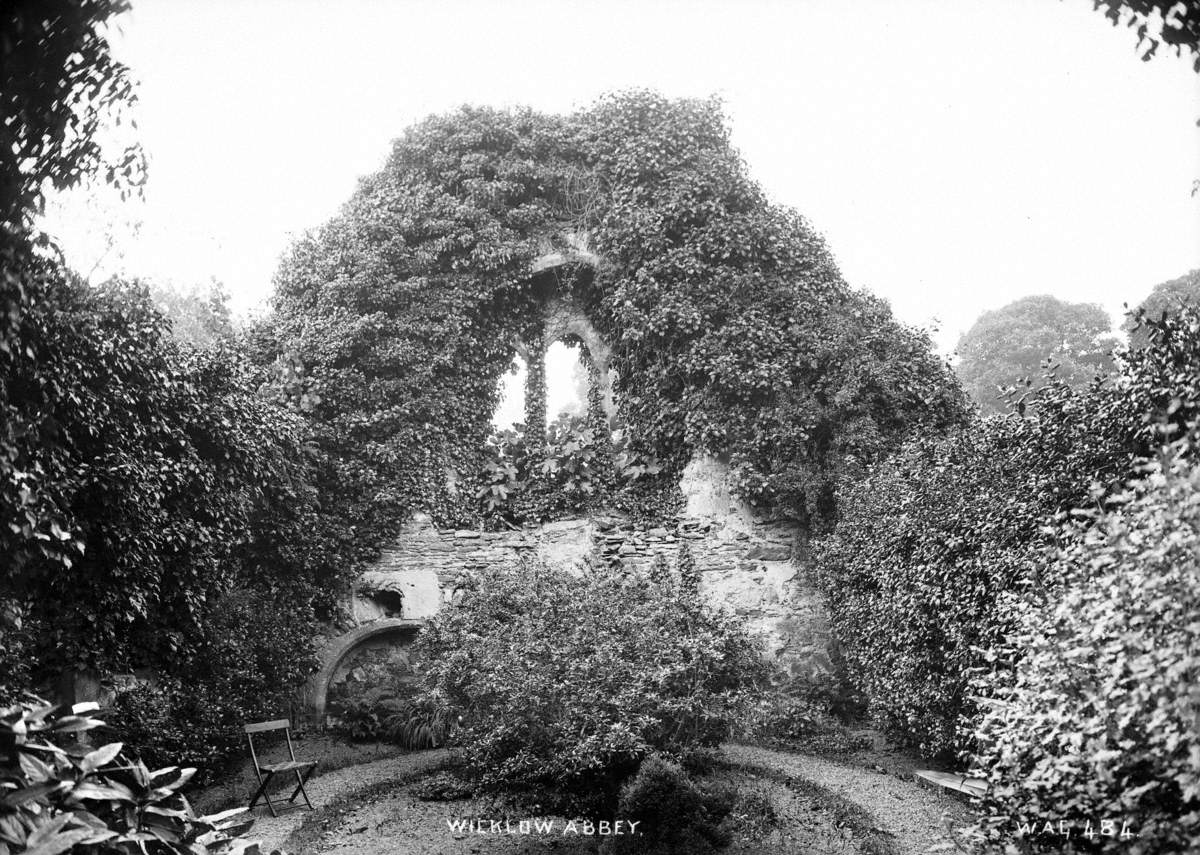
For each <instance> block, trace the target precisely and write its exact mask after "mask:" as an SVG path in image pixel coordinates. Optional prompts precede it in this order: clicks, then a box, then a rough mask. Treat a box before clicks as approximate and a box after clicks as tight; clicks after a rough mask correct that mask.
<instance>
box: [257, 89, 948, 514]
mask: <svg viewBox="0 0 1200 855" xmlns="http://www.w3.org/2000/svg"><path fill="white" fill-rule="evenodd" d="M567 233H576V234H581V233H582V234H586V235H587V236H588V239H589V240H590V242H591V245H592V247H593V248H594V249H595V250H596V251H597V252H598V253H599V255H600V257H601V258H602V259H603V263H602V265H601V268H600V270H599V271H597V272H596V274H595V275H594V276H593V275H591V274H590V273H588V272H586V271H583V270H577V271H575V272H574V274H571V275H565V276H562V277H560V278H559V279H558V280H553V279H552V281H548V280H547V279H546V278H542V279H538V278H534V277H531V276H530V272H529V271H530V264H531V261H532V260H533V259H534V258H535V257H536V256H537V255H539V254H540V253H542V252H544V251H545V248H546V247H547V246H550V247H554V246H556V245H557V246H561V241H562V239H563V236H564V235H565V234H567ZM276 284H277V310H278V314H277V319H276V321H275V323H276V328H275V336H276V340H277V344H276V351H275V352H276V353H278V354H284V353H292V354H294V356H295V358H296V359H297V360H298V363H299V368H300V369H301V371H300V374H299V376H302V378H303V380H302V388H303V389H304V390H307V391H308V392H311V393H312V394H313V395H315V397H316V398H319V400H320V403H319V404H318V405H316V406H315V407H314V409H313V415H314V417H315V420H316V422H317V424H318V427H317V428H316V429H317V430H318V431H319V432H320V433H321V437H322V440H321V441H322V444H323V446H324V447H325V448H327V449H328V450H329V451H330V452H331V454H332V456H333V457H334V459H336V460H337V466H338V467H339V476H338V478H337V479H336V481H335V483H334V484H331V485H330V486H331V489H334V490H338V491H339V497H340V499H339V501H341V502H342V503H343V504H344V505H345V506H346V507H348V508H351V509H356V508H360V507H364V506H370V505H371V504H372V503H373V504H374V505H375V506H377V507H382V508H383V510H384V513H383V514H380V513H378V512H376V511H371V512H369V513H367V512H363V511H359V510H352V512H351V513H352V515H358V516H360V517H374V518H380V517H381V516H383V517H387V516H389V515H394V514H395V513H396V512H399V513H403V512H404V511H406V510H409V509H412V508H414V507H421V506H423V507H426V508H428V509H430V510H432V511H433V512H434V513H435V516H437V517H438V518H440V519H443V520H446V521H455V522H463V521H473V520H475V519H476V518H477V514H478V509H477V507H476V506H474V503H473V501H472V500H473V498H474V495H473V494H474V492H475V491H474V489H472V490H469V491H464V493H463V494H460V495H455V494H453V492H452V491H449V490H447V488H446V486H445V485H446V481H447V478H446V472H447V470H448V469H451V470H454V471H455V472H457V473H460V474H461V473H472V472H478V471H480V470H481V469H482V468H483V466H482V465H481V464H482V460H481V455H482V453H483V448H484V444H485V440H486V438H487V436H488V433H489V431H490V424H489V423H490V418H491V415H492V412H493V410H494V408H495V404H496V390H497V381H498V380H499V378H500V376H501V375H502V374H503V373H504V372H505V371H507V370H508V369H509V367H510V365H511V364H512V359H513V355H514V347H515V342H516V340H517V339H522V340H524V341H526V342H530V341H532V340H534V339H535V338H536V337H537V334H538V326H537V325H538V322H539V306H540V304H541V301H542V300H544V299H545V298H546V297H547V296H548V294H554V293H563V292H568V293H570V294H572V296H573V297H574V298H575V299H576V300H578V301H579V302H580V303H581V304H582V305H583V307H584V309H585V311H586V312H587V314H588V315H589V317H590V319H591V321H592V323H593V324H594V325H595V326H596V328H597V329H599V330H600V332H601V333H602V335H604V336H605V338H606V339H607V341H608V342H609V343H610V344H611V346H612V347H613V350H614V354H613V367H614V368H615V370H616V372H617V376H618V380H617V386H616V395H617V400H618V407H619V410H620V416H621V420H622V422H623V423H624V424H625V426H626V428H627V435H628V437H629V445H630V449H629V450H630V451H631V452H632V453H636V454H637V455H640V456H641V457H644V458H645V459H647V460H651V459H656V460H658V461H659V462H660V463H661V465H662V470H661V472H660V473H659V474H658V475H656V476H654V479H655V481H654V482H655V483H656V484H657V485H658V489H659V492H660V494H661V495H662V496H664V497H666V496H668V494H670V493H671V491H673V490H674V486H673V485H674V484H675V483H676V482H677V479H678V475H679V472H680V470H681V468H682V467H683V466H684V465H685V464H686V463H687V461H688V459H689V458H690V456H691V454H692V453H693V452H694V451H698V450H707V451H711V452H713V453H717V454H723V455H726V456H727V457H728V459H730V461H731V463H732V466H733V469H734V472H735V478H736V482H737V487H738V489H739V491H740V493H741V494H742V495H743V496H744V497H746V498H748V499H750V500H751V501H754V502H756V503H760V504H776V505H780V506H782V507H786V508H788V509H790V510H791V511H793V512H795V513H799V514H801V515H806V516H808V517H810V518H812V519H814V520H815V521H819V520H820V519H823V518H824V517H825V516H826V515H827V514H828V512H829V510H830V496H831V492H830V484H831V483H832V480H833V478H834V476H835V474H836V473H837V472H839V471H841V469H842V468H843V467H845V466H847V465H857V464H858V463H860V462H862V461H865V460H870V459H873V458H875V457H877V456H878V455H880V454H881V453H882V452H884V451H886V450H887V449H889V448H891V447H892V446H893V445H894V444H895V443H896V442H898V441H899V440H900V438H901V437H902V436H904V435H905V434H906V433H907V432H908V431H910V430H912V429H914V428H915V427H916V426H917V425H926V426H928V427H930V428H931V429H936V428H937V427H939V426H942V425H945V424H947V423H949V422H952V421H954V420H955V419H956V418H958V417H959V414H960V412H961V403H960V400H959V393H958V391H957V388H956V386H955V384H954V383H953V380H952V379H951V378H950V377H949V373H948V371H947V370H946V368H945V366H944V365H942V364H941V363H940V362H939V360H938V359H937V358H936V357H935V356H934V355H933V352H932V348H931V347H930V344H929V341H928V339H927V338H926V337H925V336H924V335H923V334H921V333H918V332H915V331H913V330H909V329H906V328H904V327H902V326H901V325H899V324H898V323H896V321H895V320H894V319H893V318H892V317H891V314H890V312H889V310H888V308H887V306H886V305H885V304H883V303H882V302H881V301H879V300H877V299H875V298H872V297H869V296H867V295H865V294H862V293H859V292H856V291H853V290H852V289H850V288H849V287H847V285H846V284H845V282H844V281H843V280H842V279H841V276H840V275H839V273H838V271H837V269H836V267H835V266H834V263H833V261H832V259H831V257H830V255H829V253H828V251H827V249H826V248H825V246H824V244H823V242H822V241H821V239H820V238H819V237H818V236H817V235H816V233H815V232H814V231H813V230H812V229H811V228H810V227H809V226H808V225H807V224H806V223H805V222H804V221H803V220H802V219H801V218H800V217H799V216H798V215H796V214H795V213H793V212H791V211H788V210H784V209H781V208H778V207H776V206H773V205H771V204H769V203H768V202H767V200H766V198H765V196H764V194H763V193H762V191H761V190H760V189H759V188H758V186H757V185H756V184H754V183H753V182H752V181H751V180H750V178H749V177H748V176H747V174H746V169H745V166H744V164H743V163H742V161H741V160H740V158H739V157H738V155H737V153H736V152H735V151H734V150H733V149H732V147H731V146H730V144H729V139H728V132H727V129H726V127H725V123H724V120H723V117H722V115H721V111H720V108H719V106H718V105H717V104H716V103H714V102H712V101H689V100H669V99H666V98H663V97H661V96H658V95H654V94H651V93H645V92H634V93H625V94H621V95H616V96H612V97H609V98H606V99H604V100H602V101H601V102H600V103H599V104H597V105H596V106H594V107H592V108H590V109H588V110H584V111H582V112H580V113H577V114H574V115H570V116H547V115H542V114H538V113H534V112H531V111H528V110H518V111H507V112H506V111H497V110H490V109H481V108H464V109H462V110H461V111H459V112H457V113H455V114H451V115H447V116H439V117H434V118H431V119H429V120H427V121H425V122H423V123H421V124H419V125H417V126H415V127H413V128H410V129H409V130H408V131H407V132H406V133H405V135H404V136H403V137H401V138H400V139H399V140H397V141H396V143H395V145H394V147H393V151H392V154H391V157H390V158H389V159H388V162H387V164H386V165H385V167H384V168H383V169H382V170H381V171H380V172H378V173H376V174H374V175H371V176H369V177H367V178H365V179H363V181H362V183H361V185H360V187H359V190H358V192H356V193H355V195H354V197H353V198H352V199H351V200H350V201H349V202H348V203H347V204H346V206H345V207H344V209H343V211H342V213H341V214H340V215H339V216H338V217H336V218H335V219H334V220H332V221H331V222H330V223H328V224H327V225H326V226H324V227H323V228H322V229H320V230H319V231H317V232H315V233H313V234H310V235H308V236H306V237H305V238H303V239H302V240H301V241H299V242H298V243H297V244H296V246H295V247H294V248H293V249H292V251H291V253H290V254H289V256H288V257H287V258H286V259H285V262H284V264H283V266H282V268H281V270H280V272H279V275H278V277H277V283H276ZM534 373H535V372H533V371H531V374H530V376H531V378H532V377H533V375H534ZM529 432H530V435H531V436H532V435H537V436H540V435H541V434H540V432H539V431H537V430H535V429H534V427H533V426H532V425H531V426H530V427H529ZM364 497H366V498H365V499H364ZM659 508H660V512H661V513H665V512H667V509H672V510H673V505H672V504H671V502H670V501H668V500H667V499H666V498H664V499H663V500H661V501H660V503H659Z"/></svg>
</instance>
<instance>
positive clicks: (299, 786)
mask: <svg viewBox="0 0 1200 855" xmlns="http://www.w3.org/2000/svg"><path fill="white" fill-rule="evenodd" d="M315 771H317V767H316V766H309V767H308V771H306V772H305V773H304V776H303V777H301V776H300V770H299V769H297V770H296V789H294V790H292V795H291V797H290V798H289V799H288V801H289V802H294V801H295V800H296V796H297V794H299V793H303V794H304V803H305V804H306V805H308V809H309V810H312V809H313V806H312V802H310V801H309V800H308V790H306V789H304V785H305V784H306V783H307V782H308V779H309V778H310V777H311V776H312V773H313V772H315Z"/></svg>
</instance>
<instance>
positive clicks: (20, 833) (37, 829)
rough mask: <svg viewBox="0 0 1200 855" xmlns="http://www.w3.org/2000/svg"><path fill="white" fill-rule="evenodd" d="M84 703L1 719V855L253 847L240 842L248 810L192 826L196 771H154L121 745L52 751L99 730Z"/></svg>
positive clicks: (230, 851)
mask: <svg viewBox="0 0 1200 855" xmlns="http://www.w3.org/2000/svg"><path fill="white" fill-rule="evenodd" d="M94 709H95V704H82V705H79V706H77V707H75V708H74V709H73V710H71V711H70V712H71V714H68V715H61V714H60V711H59V710H58V709H56V708H55V707H53V706H49V705H33V704H20V705H17V706H14V707H8V708H6V709H3V710H0V789H3V791H4V792H5V797H4V799H3V800H2V801H0V851H4V852H11V853H13V855H20V853H29V855H34V853H38V855H50V853H59V852H65V851H67V850H68V849H69V850H70V851H71V852H119V853H130V855H134V853H142V855H145V853H150V855H170V853H180V855H184V853H187V855H197V853H212V855H217V853H221V855H238V853H242V852H246V851H247V850H248V847H251V846H252V844H250V843H249V842H248V841H246V840H242V839H239V838H238V837H236V836H235V835H236V833H237V832H239V831H241V830H244V828H245V827H248V825H249V823H236V822H234V821H232V820H231V817H233V816H236V815H238V814H241V813H244V809H238V810H234V811H228V812H226V813H224V814H217V815H214V816H209V817H197V816H196V815H195V814H194V813H193V812H192V809H191V807H190V805H189V804H188V802H187V799H185V798H184V797H183V796H182V795H181V794H180V792H179V791H180V788H181V787H182V786H183V785H184V784H186V783H187V781H188V780H189V779H190V778H191V777H192V775H193V774H194V773H195V771H196V770H195V769H180V768H179V767H177V766H170V767H168V768H164V769H159V770H158V771H155V772H151V771H150V770H149V769H148V768H147V767H146V766H145V765H144V764H143V763H141V762H140V761H130V760H128V759H127V758H125V757H124V756H123V755H122V747H123V746H122V745H121V743H119V742H116V743H112V744H109V745H104V746H101V747H99V748H96V749H95V750H93V751H88V750H86V749H83V748H81V747H80V746H78V745H68V746H67V747H65V748H64V747H63V746H61V745H59V744H57V743H59V742H63V741H67V740H71V738H72V735H73V734H78V733H81V732H84V731H87V730H91V729H93V728H96V727H98V726H100V725H102V724H103V722H101V721H99V720H97V719H94V718H91V717H90V716H89V715H87V713H89V712H91V711H92V710H94Z"/></svg>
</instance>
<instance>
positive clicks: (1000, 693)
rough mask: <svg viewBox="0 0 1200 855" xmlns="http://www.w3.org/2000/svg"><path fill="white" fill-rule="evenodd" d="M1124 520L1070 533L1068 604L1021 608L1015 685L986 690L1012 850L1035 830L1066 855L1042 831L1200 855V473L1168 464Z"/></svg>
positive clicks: (1065, 568) (993, 786)
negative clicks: (1125, 833) (1024, 833)
mask: <svg viewBox="0 0 1200 855" xmlns="http://www.w3.org/2000/svg"><path fill="white" fill-rule="evenodd" d="M1110 505H1111V509H1110V510H1106V511H1103V512H1097V513H1095V514H1094V515H1093V516H1094V520H1091V521H1090V524H1089V525H1086V526H1083V525H1081V526H1080V527H1079V528H1078V529H1076V530H1074V531H1072V532H1071V533H1070V537H1069V542H1068V543H1067V545H1066V546H1065V548H1064V549H1063V550H1062V553H1061V555H1060V557H1059V558H1058V560H1057V562H1056V563H1055V567H1054V571H1053V575H1054V576H1056V577H1058V578H1060V579H1061V580H1062V582H1061V584H1062V587H1061V588H1059V587H1057V586H1056V587H1055V589H1054V590H1053V591H1051V592H1046V593H1042V594H1041V595H1040V596H1038V597H1033V598H1030V597H1014V598H1011V600H1010V602H1009V607H1010V608H1011V609H1012V610H1013V611H1014V617H1013V620H1014V622H1015V624H1016V626H1017V627H1018V630H1017V632H1016V633H1014V635H1013V636H1011V637H1010V638H1008V639H1006V640H1005V641H1004V643H1003V644H1002V645H1000V647H999V648H998V649H997V650H996V651H994V652H993V655H994V656H995V657H996V658H998V659H1001V660H1007V661H1011V662H1015V663H1016V666H1015V677H1014V679H1013V680H1012V682H1011V683H1009V682H1008V681H1004V682H1002V683H1001V684H1000V685H999V686H996V685H995V682H994V681H992V680H988V681H981V682H980V684H979V685H978V689H979V690H980V691H981V692H984V693H986V694H987V695H989V696H990V697H989V698H988V702H987V704H986V706H985V713H984V715H983V716H982V720H981V722H980V724H979V727H978V746H979V749H978V754H977V756H976V758H975V761H976V764H977V766H978V768H979V773H980V774H983V775H985V776H986V777H987V778H988V781H989V784H990V787H989V790H988V793H987V796H986V798H985V801H984V808H985V813H986V814H987V815H989V817H990V819H989V820H988V821H987V822H986V823H985V824H984V830H985V832H986V836H987V838H989V839H990V840H992V841H993V842H994V843H995V844H996V846H997V848H1002V846H1003V843H1004V842H1005V841H1007V840H1009V839H1011V838H1012V836H1013V834H1014V832H1015V831H1016V830H1017V829H1019V828H1020V827H1021V826H1022V825H1030V826H1032V827H1033V828H1034V829H1035V832H1034V834H1033V835H1032V836H1031V842H1032V843H1033V844H1034V845H1035V846H1038V847H1039V848H1044V849H1046V850H1049V851H1060V847H1062V846H1063V840H1062V838H1061V837H1060V836H1058V835H1057V834H1054V833H1051V834H1042V835H1040V836H1039V835H1038V834H1037V832H1036V830H1040V829H1042V828H1043V827H1044V825H1045V823H1047V822H1048V823H1050V825H1051V827H1052V828H1057V827H1058V823H1059V822H1060V821H1061V822H1066V823H1068V824H1069V825H1070V826H1071V827H1072V828H1073V829H1075V830H1076V831H1077V832H1078V831H1080V830H1082V829H1084V828H1086V827H1087V825H1088V824H1090V825H1091V827H1092V829H1093V830H1094V831H1095V832H1097V836H1096V837H1095V838H1093V839H1091V840H1088V839H1086V838H1079V835H1078V834H1077V835H1076V837H1077V839H1078V846H1079V848H1080V849H1081V850H1085V851H1113V852H1118V851H1119V852H1130V853H1146V855H1149V853H1157V852H1185V851H1186V852H1195V851H1200V763H1198V759H1200V730H1198V729H1197V727H1196V723H1197V720H1196V715H1197V710H1198V709H1200V622H1198V621H1197V615H1200V468H1197V467H1196V466H1194V465H1192V464H1189V463H1186V462H1184V461H1182V460H1180V459H1179V458H1177V457H1176V458H1171V457H1168V458H1167V459H1166V460H1165V461H1164V462H1162V463H1156V464H1154V465H1152V466H1150V467H1149V471H1148V472H1146V473H1145V475H1144V477H1143V478H1142V479H1141V480H1139V481H1137V482H1135V483H1133V484H1132V485H1131V487H1130V488H1129V490H1128V491H1127V492H1126V493H1124V494H1122V495H1120V496H1117V497H1114V498H1113V500H1112V502H1111V503H1110ZM1103 820H1108V821H1110V823H1111V825H1110V826H1109V828H1110V834H1109V835H1108V836H1105V835H1103V834H1102V833H1101V830H1102V828H1103V827H1104V826H1102V824H1101V823H1102V821H1103ZM1126 822H1127V823H1128V824H1129V831H1130V832H1132V833H1133V834H1134V835H1136V836H1135V837H1134V838H1133V839H1132V840H1130V839H1125V838H1124V837H1122V836H1121V834H1120V832H1121V830H1122V826H1123V824H1124V823H1126Z"/></svg>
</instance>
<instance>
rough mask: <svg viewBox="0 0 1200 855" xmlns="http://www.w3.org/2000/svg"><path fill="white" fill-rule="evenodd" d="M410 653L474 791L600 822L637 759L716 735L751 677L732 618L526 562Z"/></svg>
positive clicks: (656, 590)
mask: <svg viewBox="0 0 1200 855" xmlns="http://www.w3.org/2000/svg"><path fill="white" fill-rule="evenodd" d="M418 647H420V648H423V654H424V655H423V661H425V662H426V663H428V664H427V666H426V668H427V679H428V681H429V684H430V685H432V686H433V687H435V688H436V690H437V691H439V692H440V693H442V695H443V696H444V697H445V699H446V701H447V702H448V704H449V706H450V707H451V708H452V709H453V710H454V711H455V712H456V713H458V714H461V716H462V717H463V726H462V731H461V733H460V734H459V736H460V738H459V739H458V742H459V743H460V744H461V745H462V747H463V753H464V757H465V759H466V760H467V763H468V766H469V767H470V768H471V769H472V770H473V771H474V773H475V774H476V775H477V776H478V779H479V783H480V785H481V786H483V787H485V788H491V789H522V788H527V789H532V790H540V791H555V792H558V793H560V794H562V796H563V798H564V800H565V803H564V805H563V807H564V808H565V809H574V810H579V811H581V812H585V813H589V814H590V815H592V816H595V817H596V818H605V819H611V818H612V811H613V809H615V807H616V797H617V793H618V790H619V787H620V784H621V782H622V781H623V780H624V779H625V778H626V777H627V776H629V775H630V774H632V773H633V772H634V771H635V770H636V769H637V767H638V763H639V762H640V761H641V759H642V758H643V757H644V756H646V755H647V754H649V753H651V752H654V751H667V752H681V751H683V750H686V749H688V748H690V747H694V746H698V745H712V744H716V743H717V742H718V741H719V740H720V739H722V738H723V737H724V736H726V735H727V734H728V733H729V732H730V729H731V725H732V723H733V722H734V721H735V720H736V719H737V718H738V717H740V715H741V714H742V711H743V710H744V708H745V706H746V704H747V696H748V692H749V690H750V689H751V688H752V687H754V686H755V685H756V682H757V681H758V680H759V678H760V677H761V676H762V673H763V667H764V666H763V665H762V663H761V660H760V658H759V654H758V651H757V649H756V646H755V644H754V643H753V642H752V641H751V639H750V638H749V637H748V636H747V635H746V634H745V633H744V632H743V630H742V629H741V627H740V625H739V624H738V622H737V621H736V620H735V619H733V618H732V617H730V616H728V615H726V614H724V613H722V612H718V611H714V610H712V609H710V608H708V607H707V606H705V605H703V604H702V603H701V602H700V598H699V597H698V596H695V595H694V594H693V595H688V596H684V595H683V592H682V591H680V589H679V587H678V585H677V584H676V582H674V581H667V582H665V583H661V584H660V583H655V582H653V581H651V579H650V578H649V576H648V575H646V574H644V573H641V572H639V571H633V570H626V571H617V570H609V569H605V570H603V571H598V570H595V569H590V568H589V569H587V570H585V571H584V572H583V573H582V574H580V575H572V574H571V573H568V572H565V571H562V570H558V569H553V568H550V567H545V566H542V565H539V564H536V563H526V564H522V565H520V566H518V567H509V568H503V569H500V570H496V571H493V572H492V573H491V575H487V576H483V575H476V576H473V577H471V578H470V579H469V580H468V581H467V582H466V587H465V590H464V591H463V593H462V596H461V600H460V601H459V602H457V603H456V604H454V605H452V606H450V607H448V608H444V609H443V610H442V611H441V612H440V613H439V614H438V616H437V617H436V618H434V619H433V620H432V621H431V622H430V624H429V625H428V626H427V627H426V628H425V629H424V630H423V631H422V634H421V637H420V639H419V640H418Z"/></svg>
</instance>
